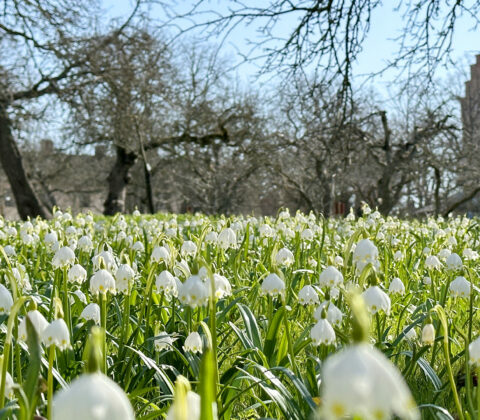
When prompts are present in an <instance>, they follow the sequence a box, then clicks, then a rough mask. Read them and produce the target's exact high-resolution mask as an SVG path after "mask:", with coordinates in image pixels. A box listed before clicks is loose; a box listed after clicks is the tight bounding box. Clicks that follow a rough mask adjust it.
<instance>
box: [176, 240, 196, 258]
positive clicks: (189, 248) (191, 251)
mask: <svg viewBox="0 0 480 420" xmlns="http://www.w3.org/2000/svg"><path fill="white" fill-rule="evenodd" d="M180 252H181V254H182V255H183V256H186V255H192V256H193V255H195V253H196V252H197V245H195V243H194V242H192V241H185V242H184V243H183V244H182V247H181V249H180Z"/></svg>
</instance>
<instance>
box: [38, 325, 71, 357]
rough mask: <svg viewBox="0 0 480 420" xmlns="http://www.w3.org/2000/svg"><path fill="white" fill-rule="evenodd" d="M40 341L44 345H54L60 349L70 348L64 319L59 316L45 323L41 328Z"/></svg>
mask: <svg viewBox="0 0 480 420" xmlns="http://www.w3.org/2000/svg"><path fill="white" fill-rule="evenodd" d="M42 341H43V344H45V346H46V347H50V346H51V345H54V346H55V347H57V348H59V349H60V350H65V349H68V348H70V334H69V332H68V327H67V324H65V321H64V320H63V319H62V318H59V319H56V320H55V321H52V322H51V323H50V324H49V325H47V327H46V328H45V329H44V330H43V334H42Z"/></svg>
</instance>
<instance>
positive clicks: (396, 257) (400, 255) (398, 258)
mask: <svg viewBox="0 0 480 420" xmlns="http://www.w3.org/2000/svg"><path fill="white" fill-rule="evenodd" d="M393 258H394V260H395V261H401V260H402V259H403V253H402V251H397V252H395V254H393Z"/></svg>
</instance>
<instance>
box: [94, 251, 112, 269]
mask: <svg viewBox="0 0 480 420" xmlns="http://www.w3.org/2000/svg"><path fill="white" fill-rule="evenodd" d="M102 259H103V262H104V263H105V266H106V269H107V270H108V271H110V272H112V273H114V272H115V271H116V270H117V263H116V262H115V257H114V256H113V254H112V253H111V252H110V251H102V252H100V253H99V254H97V255H95V256H94V257H93V258H92V262H93V269H94V270H99V269H100V268H101V267H100V261H101V260H102Z"/></svg>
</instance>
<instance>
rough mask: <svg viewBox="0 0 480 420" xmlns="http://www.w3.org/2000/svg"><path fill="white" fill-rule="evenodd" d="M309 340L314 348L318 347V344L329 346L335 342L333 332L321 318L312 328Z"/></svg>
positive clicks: (328, 324)
mask: <svg viewBox="0 0 480 420" xmlns="http://www.w3.org/2000/svg"><path fill="white" fill-rule="evenodd" d="M310 338H311V339H312V343H313V345H314V346H319V345H320V344H325V345H329V344H332V343H334V342H335V338H336V336H335V331H334V329H333V327H332V326H331V325H330V323H329V322H328V321H327V320H326V319H323V318H321V319H320V320H318V321H317V323H316V324H315V325H314V326H313V328H312V329H311V331H310Z"/></svg>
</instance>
